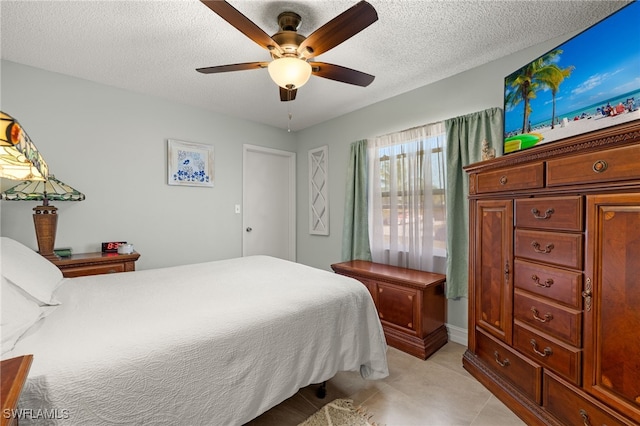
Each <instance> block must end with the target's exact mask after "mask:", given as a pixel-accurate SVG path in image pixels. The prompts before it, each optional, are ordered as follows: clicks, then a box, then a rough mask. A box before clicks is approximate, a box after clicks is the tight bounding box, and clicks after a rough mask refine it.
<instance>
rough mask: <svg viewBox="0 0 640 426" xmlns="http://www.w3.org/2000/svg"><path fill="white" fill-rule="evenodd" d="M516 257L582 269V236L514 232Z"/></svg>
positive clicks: (542, 232) (519, 230)
mask: <svg viewBox="0 0 640 426" xmlns="http://www.w3.org/2000/svg"><path fill="white" fill-rule="evenodd" d="M515 253H516V256H518V257H522V258H525V259H531V260H537V261H539V262H544V263H550V264H553V265H559V266H566V267H568V268H573V269H582V234H566V233H561V232H548V231H533V230H524V229H517V230H516V241H515Z"/></svg>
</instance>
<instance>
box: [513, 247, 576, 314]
mask: <svg viewBox="0 0 640 426" xmlns="http://www.w3.org/2000/svg"><path fill="white" fill-rule="evenodd" d="M514 265H515V267H514V281H513V283H514V286H515V287H516V288H520V289H523V290H526V291H528V292H530V293H534V294H538V295H540V296H544V297H548V298H549V299H553V300H555V301H556V302H559V303H563V304H565V305H567V306H571V307H573V308H575V309H582V273H581V272H575V271H568V270H566V269H560V268H554V267H552V266H546V265H541V264H538V263H531V262H527V261H525V260H521V259H516V260H515V262H514Z"/></svg>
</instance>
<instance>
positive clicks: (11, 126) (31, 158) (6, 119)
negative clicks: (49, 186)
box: [0, 111, 49, 181]
mask: <svg viewBox="0 0 640 426" xmlns="http://www.w3.org/2000/svg"><path fill="white" fill-rule="evenodd" d="M48 176H49V167H48V166H47V163H46V162H45V161H44V158H42V155H41V154H40V152H38V149H37V148H36V146H35V145H34V144H33V142H32V141H31V139H30V138H29V135H27V133H26V132H25V131H24V129H23V128H22V126H21V125H20V123H18V121H17V120H16V119H15V118H13V117H11V116H10V115H8V114H6V113H4V112H2V111H0V177H3V178H7V179H12V180H40V181H43V180H45V179H46V178H47V177H48Z"/></svg>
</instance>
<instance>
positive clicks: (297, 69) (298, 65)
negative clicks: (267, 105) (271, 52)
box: [268, 57, 312, 89]
mask: <svg viewBox="0 0 640 426" xmlns="http://www.w3.org/2000/svg"><path fill="white" fill-rule="evenodd" d="M268 69H269V75H270V76H271V79H272V80H273V81H274V82H275V83H276V84H277V85H278V86H280V87H282V88H284V89H298V88H300V87H302V86H303V85H304V84H305V83H306V82H307V81H309V77H311V71H312V70H311V65H310V64H309V63H308V62H307V61H305V60H302V59H298V58H291V57H284V58H277V59H274V60H273V61H271V62H270V63H269V68H268Z"/></svg>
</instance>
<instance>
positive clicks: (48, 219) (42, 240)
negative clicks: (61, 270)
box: [33, 205, 58, 259]
mask: <svg viewBox="0 0 640 426" xmlns="http://www.w3.org/2000/svg"><path fill="white" fill-rule="evenodd" d="M57 210H58V209H57V208H56V207H54V206H48V205H47V206H37V207H34V208H33V211H34V212H35V213H34V214H33V223H34V224H35V226H36V239H37V240H38V252H39V253H40V255H41V256H44V257H46V258H47V259H57V258H58V256H56V254H55V253H54V252H53V247H54V245H55V242H56V229H57V227H58V214H57V213H56V211H57Z"/></svg>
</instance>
